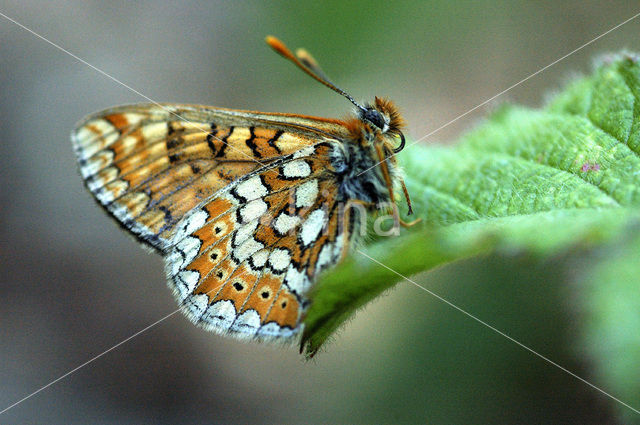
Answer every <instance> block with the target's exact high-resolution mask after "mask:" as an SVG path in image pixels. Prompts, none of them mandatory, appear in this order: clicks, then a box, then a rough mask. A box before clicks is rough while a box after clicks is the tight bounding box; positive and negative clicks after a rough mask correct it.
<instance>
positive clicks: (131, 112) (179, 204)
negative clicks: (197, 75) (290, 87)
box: [72, 37, 408, 340]
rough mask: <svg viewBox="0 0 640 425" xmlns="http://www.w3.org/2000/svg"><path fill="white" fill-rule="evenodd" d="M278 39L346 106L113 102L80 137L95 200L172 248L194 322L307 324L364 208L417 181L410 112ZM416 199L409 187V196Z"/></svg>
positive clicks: (262, 332)
mask: <svg viewBox="0 0 640 425" xmlns="http://www.w3.org/2000/svg"><path fill="white" fill-rule="evenodd" d="M267 43H268V44H269V45H270V46H271V47H272V48H274V49H275V50H276V51H277V52H278V53H280V54H281V55H283V56H284V57H285V58H287V59H289V60H291V61H292V62H294V63H295V64H296V65H297V66H298V67H300V68H301V69H302V70H303V71H305V72H306V73H307V74H309V75H311V76H312V77H313V78H315V79H316V80H318V81H320V82H321V83H322V84H324V85H326V86H328V87H330V88H331V89H333V90H334V91H336V92H338V93H340V94H342V95H343V96H345V97H346V98H347V99H349V101H351V102H352V103H353V104H354V105H355V106H356V113H355V115H354V116H353V117H351V118H349V119H347V120H344V121H343V120H334V119H324V118H316V117H309V116H303V115H295V114H279V113H263V112H250V111H238V110H231V109H222V108H214V107H208V106H192V105H177V104H162V105H161V104H141V105H130V106H119V107H115V108H112V109H107V110H104V111H101V112H98V113H96V114H93V115H91V116H89V117H87V118H85V119H84V120H83V121H82V122H81V123H80V124H79V125H78V126H77V128H76V129H75V130H74V131H73V133H72V140H73V146H74V149H75V152H76V154H77V157H78V161H79V165H80V172H81V175H82V178H83V179H84V182H85V184H86V186H87V188H88V189H89V191H90V192H91V193H92V194H93V196H94V197H95V198H96V200H97V201H98V202H99V203H100V204H101V205H102V206H103V207H104V208H105V209H106V210H107V211H108V212H109V214H111V215H112V216H113V217H115V219H117V220H118V221H119V222H120V224H121V225H122V226H123V227H124V228H126V229H127V230H128V231H129V232H131V233H132V234H133V235H135V236H136V237H137V238H138V239H139V240H140V241H141V242H143V243H144V244H146V245H148V246H150V247H152V248H154V249H155V250H157V251H159V252H160V253H161V254H162V255H163V256H164V259H165V262H166V271H167V275H168V282H169V286H170V287H171V288H172V289H173V291H174V293H175V295H176V298H177V299H178V302H179V304H180V306H181V308H182V309H183V311H184V312H185V314H186V315H187V317H188V318H189V319H191V320H192V321H193V322H195V323H196V324H198V325H200V326H202V327H204V328H206V329H209V330H213V331H217V332H221V333H226V334H231V335H234V336H237V337H240V338H247V339H257V340H284V339H291V338H292V337H294V336H295V335H297V334H299V333H300V329H301V327H302V325H301V318H302V317H303V314H304V312H305V310H306V308H307V307H308V305H309V300H308V296H307V294H308V291H309V288H310V286H311V285H312V284H313V282H314V281H315V280H316V277H317V276H318V274H319V273H320V272H321V271H322V270H324V269H326V268H328V267H330V266H332V265H334V264H336V263H337V262H339V261H340V260H341V259H342V258H344V256H345V255H346V254H347V252H348V251H349V247H350V246H352V245H353V243H354V241H355V239H356V237H357V232H356V231H355V229H357V228H358V226H359V225H361V224H363V222H364V220H365V218H363V217H362V216H361V214H356V213H355V212H354V209H353V208H351V207H352V206H354V205H357V206H359V207H360V208H361V209H363V210H364V211H365V212H367V211H370V212H375V211H379V210H380V209H381V208H388V207H389V206H391V207H390V208H392V211H393V217H394V219H395V225H396V226H397V225H398V224H399V223H403V224H404V222H402V221H401V220H400V219H399V217H398V212H397V208H396V207H395V203H394V187H395V186H396V185H400V186H401V187H402V188H403V189H404V192H405V195H406V188H405V187H404V183H403V182H402V179H401V178H400V176H399V171H398V169H397V164H396V160H395V157H394V156H393V155H394V153H397V152H399V151H400V150H401V149H402V148H403V147H404V136H403V135H402V132H401V129H402V125H403V122H402V118H401V117H400V115H399V114H398V112H397V110H396V108H395V106H394V105H393V104H392V103H391V102H390V101H388V100H384V99H379V98H376V99H375V101H374V103H373V104H371V105H364V106H363V105H360V104H359V103H357V102H356V101H354V100H353V98H351V96H349V95H348V94H347V93H345V92H344V91H343V90H341V89H339V88H337V87H336V86H335V85H334V84H333V83H331V82H330V81H329V79H327V77H326V76H325V74H324V73H323V72H322V70H321V69H320V67H319V66H318V64H317V62H316V61H315V60H314V59H313V58H312V57H311V55H309V54H308V53H307V52H306V51H304V50H299V51H297V52H296V55H294V54H293V53H291V51H289V50H288V49H287V47H286V46H285V45H284V44H282V42H280V41H279V40H277V39H276V38H274V37H267ZM407 201H408V198H407Z"/></svg>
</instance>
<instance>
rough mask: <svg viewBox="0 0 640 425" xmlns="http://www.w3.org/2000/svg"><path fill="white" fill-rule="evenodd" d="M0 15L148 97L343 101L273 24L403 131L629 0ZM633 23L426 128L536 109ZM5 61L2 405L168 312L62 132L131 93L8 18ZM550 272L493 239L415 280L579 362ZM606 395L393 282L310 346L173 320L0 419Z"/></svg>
mask: <svg viewBox="0 0 640 425" xmlns="http://www.w3.org/2000/svg"><path fill="white" fill-rule="evenodd" d="M0 12H1V13H3V14H5V15H7V16H9V17H10V18H12V19H15V20H16V21H18V22H20V23H22V24H23V25H25V26H27V27H28V28H30V29H32V30H33V31H35V32H37V33H39V34H41V35H42V36H43V37H46V38H47V39H49V40H51V41H52V42H54V43H57V44H59V45H60V46H61V47H63V48H64V49H67V50H68V51H70V52H72V53H73V54H75V55H77V56H78V57H80V58H82V59H83V60H85V61H87V62H88V63H90V64H92V65H94V66H96V67H98V68H100V69H101V70H103V71H104V72H106V73H107V74H109V75H111V76H113V77H114V78H116V79H118V80H120V81H122V82H124V83H126V84H127V85H129V86H131V87H133V88H135V89H136V90H138V91H139V92H141V93H143V94H145V95H146V96H148V97H150V98H151V99H153V100H155V101H164V102H188V103H204V104H212V105H216V106H224V107H231V108H242V109H256V110H264V111H274V112H275V111H277V112H296V113H304V114H311V115H320V116H327V117H341V116H344V115H345V114H346V113H347V112H348V111H349V110H350V105H349V104H348V102H346V101H345V100H344V99H341V98H340V97H338V96H337V95H336V94H334V93H332V92H330V91H329V90H327V89H326V88H324V87H322V86H321V85H319V84H317V83H316V82H314V81H313V80H311V79H310V78H308V77H307V76H305V75H304V74H303V73H301V72H300V71H298V70H296V69H294V67H293V66H291V64H289V63H286V62H285V61H284V60H282V59H281V58H279V57H278V56H277V55H275V54H274V53H273V52H272V51H270V49H269V48H267V47H266V45H265V44H264V41H263V39H264V36H265V35H267V34H274V35H277V36H278V37H280V38H281V39H282V40H283V41H285V42H286V43H287V44H289V46H290V47H291V48H296V47H300V46H304V47H305V48H307V49H308V50H309V51H310V52H311V53H313V55H314V56H315V57H316V59H318V60H319V62H320V63H321V65H322V66H323V68H324V69H325V71H326V72H327V73H328V74H329V76H331V78H332V79H333V80H334V81H335V82H336V83H337V84H338V85H340V86H341V87H343V88H345V89H346V90H347V91H349V92H350V93H351V94H352V95H353V96H354V97H355V98H356V99H361V100H368V99H371V98H372V97H373V96H374V95H378V96H388V97H390V98H392V99H393V100H394V101H395V102H396V103H397V104H398V105H399V107H400V108H401V110H402V111H403V112H404V116H405V118H406V119H407V121H408V131H407V132H406V134H409V135H410V136H411V137H412V138H413V139H414V140H416V139H419V138H421V137H422V136H423V135H425V134H427V133H429V132H432V131H433V130H435V129H437V128H439V127H440V126H442V125H444V124H446V123H447V122H449V121H450V120H452V119H454V118H456V117H457V116H458V115H460V114H463V113H465V112H466V111H468V110H469V109H471V108H473V107H474V106H476V105H478V104H479V103H482V102H484V101H485V100H487V99H488V98H490V97H492V96H494V95H496V94H497V93H499V92H501V91H502V90H504V89H506V88H507V87H509V86H511V85H513V84H515V83H517V82H518V81H520V80H522V79H523V78H525V77H527V76H529V75H530V74H532V73H534V72H536V71H538V70H539V69H540V68H542V67H544V66H546V65H548V64H549V63H551V62H553V61H555V60H556V59H558V58H560V57H562V56H563V55H565V54H567V53H569V52H570V51H572V50H574V49H575V48H577V47H579V46H581V45H582V44H584V43H586V42H588V41H590V40H592V39H593V38H595V37H597V36H598V35H600V34H602V33H603V32H605V31H607V30H609V29H610V28H612V27H613V26H615V25H617V24H619V23H620V22H622V21H624V20H625V19H628V18H630V17H631V16H633V15H634V14H635V13H638V12H640V4H638V2H635V1H611V2H607V3H603V2H599V1H564V2H552V1H476V2H449V1H430V2H420V1H411V2H382V1H367V2H364V1H354V2H297V3H293V2H280V1H273V2H257V1H256V2H233V3H232V2H195V1H186V2H168V1H159V2H150V1H140V2H120V1H114V2H99V1H51V2H34V1H20V2H18V1H8V2H6V1H5V2H2V3H1V4H0ZM639 29H640V21H633V22H630V23H628V24H627V25H625V26H623V27H621V28H619V29H618V30H616V31H614V32H612V33H610V34H609V35H607V36H606V37H604V38H602V39H600V40H598V41H597V42H596V43H594V44H592V45H590V46H588V47H586V48H585V49H583V50H580V51H579V52H577V53H576V54H574V55H571V56H570V57H568V58H567V59H565V60H563V61H561V62H560V63H558V64H556V65H555V66H553V67H551V68H550V69H548V70H546V71H544V72H543V73H541V74H539V75H537V76H535V77H533V78H531V79H530V80H528V81H526V82H525V83H523V84H522V85H519V86H517V87H516V88H514V89H513V90H511V91H509V92H508V93H507V94H506V95H504V96H502V97H500V98H499V99H497V100H496V101H495V102H492V103H491V104H490V105H489V106H488V107H485V108H480V109H478V110H476V111H474V112H473V113H471V114H469V115H467V116H465V117H464V118H462V119H460V120H458V121H456V122H455V123H453V124H451V125H449V126H447V127H446V128H444V129H442V130H441V131H439V132H438V133H436V134H434V135H433V136H431V137H429V138H428V139H427V140H425V143H436V142H449V141H452V140H455V138H456V137H457V136H458V135H459V134H461V133H462V132H464V131H465V130H467V129H469V128H471V127H472V126H473V125H475V123H477V122H479V121H480V120H481V119H482V117H483V116H485V115H486V113H487V111H488V110H490V109H491V108H492V107H494V106H495V105H496V104H497V103H500V102H504V101H507V100H508V101H511V102H516V103H522V104H525V105H529V106H537V105H540V104H542V103H543V101H544V99H545V98H546V96H548V95H549V94H550V93H553V92H554V90H556V89H557V88H558V87H561V86H562V85H563V83H564V82H566V81H568V80H570V79H571V78H572V76H573V75H575V73H579V72H588V71H589V70H590V67H591V62H592V60H593V58H594V57H596V56H597V55H599V54H601V53H605V52H609V51H617V50H620V49H622V48H628V49H630V50H636V51H638V50H640V46H638V43H639V39H638V34H639ZM0 69H2V72H0V89H1V90H0V113H1V114H2V119H1V120H0V128H1V129H2V134H3V140H2V143H0V175H1V178H0V185H1V186H0V298H1V299H2V300H3V302H2V303H1V304H0V324H1V326H0V336H1V339H0V341H1V343H0V410H1V409H3V408H4V407H6V406H8V405H10V404H12V403H14V402H15V401H17V400H19V399H21V398H22V397H24V396H26V395H28V394H29V393H31V392H33V391H35V390H36V389H38V388H40V387H41V386H43V385H45V384H47V383H49V382H50V381H52V380H53V379H55V378H57V377H59V376H60V375H62V374H64V373H66V372H67V371H69V370H71V369H73V368H75V367H77V366H78V365H80V364H82V363H83V362H85V361H87V360H89V359H90V358H92V357H93V356H95V355H97V354H99V353H101V352H103V351H104V350H106V349H108V348H110V347H112V346H113V345H115V344H116V343H118V342H120V341H122V340H123V339H125V338H127V337H129V336H131V335H132V334H134V333H135V332H137V331H139V330H141V329H143V328H144V327H146V326H148V325H150V324H151V323H153V322H155V321H156V320H158V319H160V318H162V317H163V316H165V315H166V314H169V313H170V312H172V311H173V310H174V309H175V308H176V306H175V303H174V300H173V297H172V296H171V294H170V291H169V290H168V289H167V288H166V285H165V283H164V282H165V278H164V272H163V264H162V260H161V258H160V257H159V256H157V255H148V254H146V253H145V252H144V251H143V250H141V249H140V247H139V246H137V244H135V243H134V242H133V241H132V240H131V238H129V237H128V236H127V235H125V234H124V233H122V232H121V231H119V230H118V228H117V226H116V225H114V224H113V223H112V222H111V220H109V219H107V218H106V217H105V215H104V214H103V213H102V211H101V210H100V209H99V207H98V206H97V205H96V204H95V203H94V202H93V201H92V200H91V198H90V196H89V194H88V193H86V191H85V189H84V188H83V185H82V182H81V179H80V178H79V176H78V175H77V172H76V164H75V159H74V156H73V152H72V150H71V144H70V141H69V133H70V131H71V129H72V128H73V126H74V124H75V122H76V121H78V120H79V119H80V118H81V117H82V116H84V115H86V114H88V113H90V112H93V111H95V110H98V109H101V108H105V107H109V106H112V105H116V104H122V103H131V102H142V101H144V99H143V98H141V97H140V96H138V95H136V94H135V93H132V92H131V91H129V90H128V89H126V88H124V87H123V86H121V85H119V84H117V83H115V82H114V81H112V80H110V79H108V78H106V77H105V76H103V75H101V74H99V73H97V72H96V71H95V70H93V69H91V68H89V67H87V66H86V65H83V64H81V63H79V62H78V61H77V60H75V59H73V58H72V57H70V56H69V55H67V54H65V53H63V52H61V51H59V50H57V49H55V48H54V47H52V46H51V45H49V44H47V43H46V42H44V41H43V40H41V39H38V38H37V37H35V36H34V35H32V34H29V33H28V32H27V31H25V30H24V29H21V28H19V27H18V26H16V25H15V24H13V23H11V22H10V21H8V20H6V19H5V18H2V17H0ZM406 154H410V150H408V151H407V152H406ZM563 260H564V261H563V264H567V262H566V259H563ZM577 261H578V259H576V264H579V263H578V262H577ZM569 264H571V261H569ZM556 266H557V264H556V263H555V260H547V261H545V262H544V263H542V264H541V263H539V262H536V261H534V260H532V259H531V258H528V257H527V256H525V255H513V257H511V258H507V259H505V258H504V257H500V258H498V257H494V256H489V257H483V258H474V259H470V260H467V261H463V262H458V263H455V264H451V265H449V266H447V267H444V268H441V269H438V270H436V271H435V272H432V273H430V274H426V275H420V276H417V277H416V281H417V282H418V283H420V284H421V285H424V286H425V287H427V288H429V289H431V290H433V291H434V292H436V293H438V294H440V295H441V296H443V297H445V298H447V299H448V300H449V301H451V302H453V303H454V304H456V305H459V306H460V307H461V308H463V309H465V310H467V311H469V312H470V313H472V314H474V315H476V316H477V317H479V318H480V319H482V320H484V321H486V322H488V323H490V324H491V325H493V326H495V327H497V328H498V329H500V330H502V331H504V332H505V333H507V334H509V335H510V336H512V337H513V338H515V339H517V340H519V341H521V342H522V343H524V344H526V345H528V346H529V347H531V348H532V349H534V350H536V351H538V352H540V353H541V354H543V355H545V356H547V357H549V358H551V359H552V360H553V361H555V362H557V363H559V364H561V365H562V366H564V367H566V368H568V369H569V370H571V371H573V372H575V373H577V374H578V375H580V376H582V377H584V378H586V379H589V380H590V379H596V378H597V377H595V376H593V372H592V371H591V369H590V365H589V361H588V358H587V357H585V355H584V353H583V352H582V350H583V349H582V348H581V347H582V346H581V345H580V344H578V343H577V339H578V337H577V335H579V334H580V324H581V321H580V314H579V312H577V308H576V304H575V303H576V299H575V291H574V290H573V289H575V288H571V287H569V285H568V283H567V282H568V279H567V275H568V274H574V275H575V273H579V266H577V267H578V269H577V270H575V271H572V270H566V269H565V268H563V269H561V270H560V269H559V268H558V267H556ZM605 390H606V388H605ZM611 403H612V402H611V401H610V400H609V399H607V398H605V397H604V396H603V395H602V394H600V393H598V392H597V391H595V390H594V389H592V388H590V387H588V386H587V385H585V384H584V383H582V382H580V381H578V380H576V379H575V378H573V377H571V376H570V375H568V374H566V373H565V372H563V371H561V370H559V369H557V368H555V367H554V366H552V365H550V364H549V363H546V362H544V361H543V360H541V359H540V358H537V357H535V356H533V355H532V354H531V353H529V352H527V351H525V350H523V349H522V348H520V347H518V346H517V345H515V344H514V343H513V342H511V341H509V340H507V339H505V338H503V337H501V336H499V335H497V334H496V333H494V332H492V331H491V330H489V329H487V328H485V327H483V326H481V325H479V324H478V323H477V322H474V321H472V320H470V319H469V318H468V317H465V316H464V315H462V314H461V313H459V312H457V311H455V310H453V309H452V308H450V307H448V306H446V305H445V304H443V303H441V302H440V301H438V300H437V299H434V298H433V297H431V296H429V295H428V294H426V293H424V292H422V291H420V290H418V289H417V288H415V287H413V286H411V285H407V284H405V283H400V284H399V285H397V287H396V288H395V289H394V290H392V291H390V292H389V293H388V294H387V295H386V296H383V297H381V298H380V299H378V300H376V301H375V302H374V303H372V304H371V305H369V306H368V307H367V308H366V309H364V310H363V311H361V312H360V313H359V314H358V315H357V316H356V317H355V319H354V320H353V321H351V322H350V323H349V324H348V325H347V326H346V327H345V328H344V330H343V331H342V332H340V333H339V334H338V335H337V337H336V338H335V339H334V341H333V342H332V343H331V344H329V345H328V346H327V347H326V349H325V350H324V351H323V352H321V353H320V354H319V355H318V356H317V357H316V358H315V359H314V360H313V361H311V362H304V361H303V360H302V358H301V357H300V356H299V355H298V354H297V350H296V348H295V347H291V348H284V349H283V348H277V347H270V346H262V345H256V344H245V343H241V342H237V341H234V340H230V339H227V338H223V337H220V336H217V335H213V334H209V333H207V332H204V331H202V330H200V329H198V328H196V327H194V326H193V325H191V324H190V323H189V322H188V321H187V320H185V319H184V318H183V317H181V316H179V315H175V316H173V317H171V318H170V319H168V320H166V321H165V322H162V323H161V324H159V325H157V326H155V327H153V328H152V329H150V330H149V331H147V332H145V333H143V334H142V335H140V336H138V337H136V338H134V339H132V340H131V341H129V342H127V343H125V344H124V345H122V346H120V347H118V348H117V349H115V350H113V351H112V352H109V353H108V354H106V355H105V356H104V357H101V358H100V359H98V360H97V361H95V362H93V363H91V364H90V365H88V366H86V367H84V368H82V369H80V370H79V371H77V372H75V373H74V374H72V375H70V376H69V377H67V378H65V379H64V380H62V381H60V382H58V383H56V384H55V385H53V386H51V387H50V388H47V389H45V390H44V391H42V392H41V393H39V394H37V395H35V396H34V397H33V398H30V399H28V400H26V401H25V402H24V403H22V404H20V405H18V406H16V407H15V408H13V409H11V410H9V411H8V412H6V413H5V414H3V415H2V416H0V423H16V424H18V423H80V424H84V423H114V424H116V423H117V424H120V423H167V424H173V423H184V424H189V423H434V424H456V423H460V424H462V423H465V424H466V423H496V424H501V423H594V424H595V423H614V421H615V419H614V416H613V412H612V407H611V406H612V405H611ZM636 407H637V406H636Z"/></svg>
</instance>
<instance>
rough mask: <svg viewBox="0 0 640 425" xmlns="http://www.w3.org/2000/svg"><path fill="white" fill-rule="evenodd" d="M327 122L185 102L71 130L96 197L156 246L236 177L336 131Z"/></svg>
mask: <svg viewBox="0 0 640 425" xmlns="http://www.w3.org/2000/svg"><path fill="white" fill-rule="evenodd" d="M341 131H343V130H342V129H341V127H340V126H339V125H337V124H335V123H333V122H331V121H329V120H327V121H326V122H325V121H322V120H315V121H314V120H312V119H310V118H308V119H307V118H295V117H293V116H292V117H288V116H286V115H279V114H264V113H252V112H244V111H233V110H226V109H217V108H210V107H204V106H188V105H131V106H122V107H117V108H113V109H110V110H106V111H102V112H99V113H97V114H94V115H92V116H89V117H87V118H86V119H85V120H83V121H82V122H81V123H80V124H79V125H78V126H77V128H76V129H75V130H74V132H73V134H72V140H73V143H74V149H75V151H76V154H77V156H78V161H79V163H80V172H81V174H82V177H83V179H84V180H85V184H86V186H87V187H88V188H89V190H90V191H91V193H92V194H93V195H94V197H95V198H96V199H97V201H98V202H99V203H100V204H101V205H102V206H103V207H104V208H105V209H106V210H107V211H108V212H109V213H110V214H111V215H112V216H114V217H115V218H116V219H117V220H118V221H119V222H120V223H121V224H122V225H123V226H124V227H125V228H126V229H127V230H129V231H130V232H132V233H133V234H134V235H136V236H137V237H138V238H139V239H140V240H141V241H143V242H145V243H147V244H149V245H150V246H152V247H154V248H156V249H158V250H160V251H164V250H165V249H166V248H167V246H168V241H169V240H170V237H171V234H172V233H173V231H174V227H175V225H176V224H177V223H178V222H179V221H180V220H181V219H182V218H183V217H184V216H185V214H187V212H189V211H190V210H191V209H193V208H194V207H196V206H197V205H198V204H200V203H201V202H202V201H203V200H205V199H207V198H209V197H210V196H212V195H213V194H214V193H216V192H217V191H219V190H221V189H223V188H224V187H226V186H227V185H229V184H230V183H232V182H234V181H235V180H237V179H238V178H240V177H242V176H245V175H248V174H250V173H251V172H253V171H255V170H257V169H258V168H260V167H263V166H265V165H266V164H269V163H270V162H272V161H275V160H276V159H278V158H282V157H285V156H287V155H290V154H292V153H294V152H296V151H298V150H300V149H302V148H304V147H305V146H310V145H313V144H314V143H316V142H317V140H318V137H319V134H323V135H329V136H337V137H342V136H344V135H343V134H341V133H340V132H341Z"/></svg>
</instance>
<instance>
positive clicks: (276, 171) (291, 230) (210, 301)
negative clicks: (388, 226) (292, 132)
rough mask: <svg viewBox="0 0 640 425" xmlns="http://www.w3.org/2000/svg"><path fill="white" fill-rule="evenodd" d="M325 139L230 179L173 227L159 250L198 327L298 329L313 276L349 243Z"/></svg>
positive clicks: (250, 333) (271, 332)
mask: <svg viewBox="0 0 640 425" xmlns="http://www.w3.org/2000/svg"><path fill="white" fill-rule="evenodd" d="M328 161H329V145H328V144H327V143H318V144H316V145H315V146H311V147H307V148H304V149H302V150H300V151H298V152H296V153H294V154H291V155H287V156H285V157H282V158H280V159H278V160H276V161H274V162H273V163H272V164H270V165H268V166H265V167H263V168H261V169H259V170H257V171H255V172H253V173H250V174H248V175H247V176H245V177H243V178H241V179H239V180H238V181H236V182H234V183H232V184H230V185H228V186H227V187H225V188H224V189H223V190H222V191H220V192H219V193H217V194H216V195H215V196H214V197H213V198H212V199H211V200H209V201H207V202H206V203H204V204H203V205H201V206H200V207H198V208H195V209H194V210H193V211H191V212H190V213H189V214H188V215H187V216H185V218H184V219H183V221H182V222H181V223H180V224H179V225H178V230H177V231H176V233H175V235H174V237H173V239H172V241H171V248H170V249H169V250H168V254H167V256H166V263H167V273H168V275H169V282H170V285H171V286H173V289H174V292H175V294H176V296H177V298H178V302H179V303H180V304H181V306H183V310H184V311H185V313H186V314H187V316H188V317H189V318H190V319H191V320H193V321H194V322H196V323H197V324H199V325H201V326H203V327H205V328H208V329H211V330H214V331H218V332H223V333H231V334H235V335H236V336H239V337H246V338H257V339H286V338H288V337H291V336H294V335H295V334H297V333H298V331H299V329H300V319H301V315H302V313H303V312H304V310H305V308H306V307H307V298H306V293H307V291H308V289H309V287H310V285H311V283H312V282H313V280H314V278H315V276H316V275H317V273H319V272H320V271H321V270H322V269H324V268H325V267H328V266H330V265H332V264H335V263H336V262H337V261H339V259H340V258H341V257H342V256H343V254H344V252H345V249H344V248H345V246H346V243H347V240H346V238H345V234H348V232H344V226H342V223H341V222H340V219H341V216H342V214H340V213H339V211H338V210H339V208H340V207H341V205H340V203H339V202H338V199H337V198H336V195H337V190H336V185H335V182H334V181H333V180H331V179H330V178H328V177H327V175H326V174H325V173H324V170H326V167H327V163H328Z"/></svg>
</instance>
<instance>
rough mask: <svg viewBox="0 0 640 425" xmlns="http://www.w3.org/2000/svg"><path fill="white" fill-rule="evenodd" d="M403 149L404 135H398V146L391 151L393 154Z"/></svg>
mask: <svg viewBox="0 0 640 425" xmlns="http://www.w3.org/2000/svg"><path fill="white" fill-rule="evenodd" d="M402 149H404V134H402V133H400V146H398V147H397V148H395V149H394V150H393V153H398V152H400V151H401V150H402Z"/></svg>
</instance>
